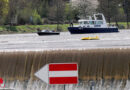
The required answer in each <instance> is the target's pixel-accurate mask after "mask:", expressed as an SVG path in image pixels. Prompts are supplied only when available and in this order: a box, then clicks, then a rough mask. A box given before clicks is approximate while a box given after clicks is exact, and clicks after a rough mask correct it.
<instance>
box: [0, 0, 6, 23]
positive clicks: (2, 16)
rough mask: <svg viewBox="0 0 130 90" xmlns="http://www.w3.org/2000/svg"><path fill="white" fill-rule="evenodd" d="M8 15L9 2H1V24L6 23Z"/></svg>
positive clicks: (4, 0)
mask: <svg viewBox="0 0 130 90" xmlns="http://www.w3.org/2000/svg"><path fill="white" fill-rule="evenodd" d="M7 14H8V0H0V24H4V23H5V19H6V16H7Z"/></svg>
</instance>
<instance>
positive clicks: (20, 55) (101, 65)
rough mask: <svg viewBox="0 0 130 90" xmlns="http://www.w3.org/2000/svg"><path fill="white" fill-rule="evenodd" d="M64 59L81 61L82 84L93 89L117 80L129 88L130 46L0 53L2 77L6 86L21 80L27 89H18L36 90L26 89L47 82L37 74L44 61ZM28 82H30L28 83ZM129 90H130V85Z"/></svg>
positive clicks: (57, 61)
mask: <svg viewBox="0 0 130 90" xmlns="http://www.w3.org/2000/svg"><path fill="white" fill-rule="evenodd" d="M65 62H68V63H70V62H76V63H78V66H79V85H85V86H84V87H87V86H88V88H92V87H90V86H93V88H96V86H98V87H99V86H100V84H101V86H102V88H103V87H104V85H105V86H107V84H108V86H109V88H113V87H114V86H112V84H113V83H115V85H117V86H119V85H120V87H121V86H122V87H124V88H126V85H127V84H128V83H130V82H129V78H130V49H127V48H126V49H92V50H88V49H86V50H85V49H84V50H52V51H10V52H9V51H8V52H0V77H2V78H3V79H4V80H5V81H6V82H5V85H6V86H10V84H11V83H13V84H11V85H13V87H16V86H17V85H18V83H22V84H21V86H22V85H23V87H25V88H26V89H19V90H33V89H27V87H28V85H34V84H36V87H40V86H43V85H44V83H43V82H42V81H40V80H39V79H38V78H36V77H35V76H34V73H35V72H37V71H38V70H39V69H41V68H42V67H43V66H44V65H45V64H48V63H65ZM29 82H31V84H28V83H29ZM36 82H38V83H36ZM14 83H15V84H14ZM90 84H92V85H90ZM24 85H25V86H24ZM39 85H40V86H39ZM34 86H35V85H34ZM101 86H100V87H101ZM117 86H115V87H117ZM31 87H32V86H31ZM51 87H52V86H51ZM68 87H71V86H68ZM72 87H73V88H74V87H77V85H72ZM45 88H46V85H45ZM66 88H67V87H66ZM77 88H79V86H78V87H77ZM82 88H83V87H82ZM17 90H18V89H17ZM35 90H36V89H35ZM37 90H43V89H37ZM56 90H58V89H56ZM59 90H60V89H59ZM67 90H68V89H67ZM70 90H71V89H70ZM76 90H77V89H76ZM80 90H84V89H80ZM85 90H86V89H85ZM87 90H89V89H87ZM90 90H99V89H90ZM103 90H105V89H103ZM108 90H109V89H108ZM112 90H116V89H112ZM118 90H123V89H118ZM124 90H125V89H124ZM126 90H128V86H127V89H126Z"/></svg>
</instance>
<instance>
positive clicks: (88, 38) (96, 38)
mask: <svg viewBox="0 0 130 90" xmlns="http://www.w3.org/2000/svg"><path fill="white" fill-rule="evenodd" d="M81 40H99V37H98V36H96V37H83V38H81Z"/></svg>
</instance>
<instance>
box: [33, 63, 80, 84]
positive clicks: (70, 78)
mask: <svg viewBox="0 0 130 90" xmlns="http://www.w3.org/2000/svg"><path fill="white" fill-rule="evenodd" d="M35 75H36V76H37V77H38V78H40V79H41V80H43V81H44V82H46V83H48V84H77V83H78V65H77V64H76V63H51V64H47V65H45V66H44V67H43V68H42V69H41V70H39V71H38V72H37V73H36V74H35Z"/></svg>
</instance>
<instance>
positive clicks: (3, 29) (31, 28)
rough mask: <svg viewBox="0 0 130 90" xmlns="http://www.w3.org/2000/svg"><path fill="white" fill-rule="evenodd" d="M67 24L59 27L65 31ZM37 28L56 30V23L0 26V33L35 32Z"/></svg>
mask: <svg viewBox="0 0 130 90" xmlns="http://www.w3.org/2000/svg"><path fill="white" fill-rule="evenodd" d="M68 26H69V24H63V25H60V26H59V28H60V29H61V30H62V31H67V27H68ZM37 28H40V29H41V30H42V29H48V30H56V29H57V25H56V24H52V25H50V24H47V25H19V26H9V25H5V26H0V34H6V33H33V32H37Z"/></svg>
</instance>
